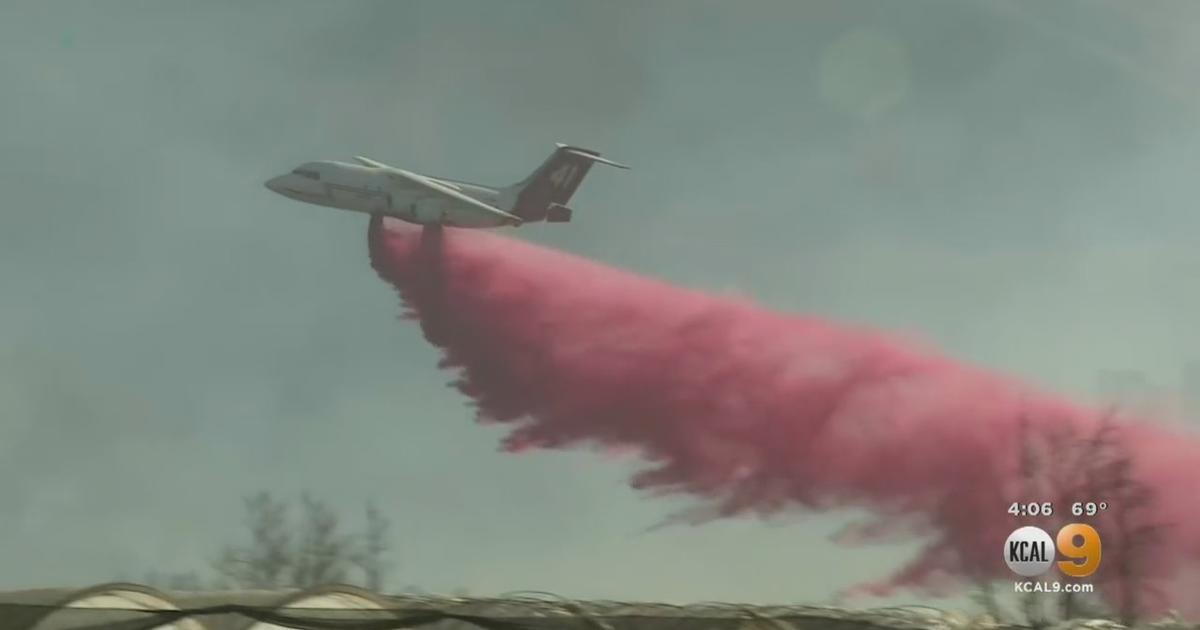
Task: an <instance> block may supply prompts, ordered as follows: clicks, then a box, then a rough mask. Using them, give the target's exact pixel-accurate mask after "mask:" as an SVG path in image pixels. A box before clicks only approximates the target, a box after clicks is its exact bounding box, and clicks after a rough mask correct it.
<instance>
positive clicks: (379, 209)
mask: <svg viewBox="0 0 1200 630" xmlns="http://www.w3.org/2000/svg"><path fill="white" fill-rule="evenodd" d="M430 179H433V180H435V181H436V182H437V183H439V184H441V185H443V186H448V187H450V188H453V189H454V190H457V191H458V192H461V193H463V194H465V195H468V196H470V197H473V198H475V199H478V200H479V201H482V202H484V203H487V204H493V205H494V204H496V203H498V202H499V201H500V199H499V197H500V191H498V190H496V189H494V188H489V187H487V186H480V185H478V184H469V183H466V182H458V181H454V180H446V179H441V178H430ZM266 187H267V188H268V189H270V190H271V191H273V192H276V193H278V194H280V195H283V196H285V197H288V198H291V199H295V200H297V201H303V202H305V203H311V204H314V205H318V206H325V207H328V208H338V209H341V210H349V211H351V212H362V213H366V214H379V215H384V216H389V217H394V218H397V219H401V220H403V221H408V222H410V223H416V224H418V225H449V226H455V227H473V228H487V227H499V226H502V225H505V224H506V222H505V221H504V220H503V219H502V218H499V217H491V216H481V215H480V213H478V212H464V211H462V210H461V209H459V208H457V207H456V205H455V204H454V203H453V202H449V201H447V200H445V199H443V198H440V197H437V196H431V195H430V194H429V193H428V191H426V190H425V189H423V188H421V187H419V186H416V185H413V184H411V183H409V182H405V181H404V180H401V179H397V178H394V177H389V176H388V175H387V174H386V172H385V171H382V170H380V169H378V168H371V167H367V166H360V165H358V164H347V163H344V162H309V163H306V164H304V165H303V166H300V167H299V168H297V169H295V170H293V171H292V172H290V173H287V174H286V175H280V176H278V177H274V178H272V179H270V180H268V181H267V182H266Z"/></svg>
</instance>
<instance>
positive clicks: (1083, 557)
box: [1054, 523, 1101, 578]
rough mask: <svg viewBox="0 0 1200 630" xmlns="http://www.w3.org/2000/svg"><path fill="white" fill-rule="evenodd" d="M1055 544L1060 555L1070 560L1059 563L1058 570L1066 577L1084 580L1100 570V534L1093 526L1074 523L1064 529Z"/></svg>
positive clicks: (1059, 532) (1059, 531) (1059, 533)
mask: <svg viewBox="0 0 1200 630" xmlns="http://www.w3.org/2000/svg"><path fill="white" fill-rule="evenodd" d="M1054 544H1055V546H1056V547H1058V552H1059V553H1061V554H1062V555H1064V556H1066V557H1068V558H1070V560H1059V562H1058V570H1059V571H1062V572H1063V574H1064V575H1067V576H1070V577H1073V578H1084V577H1087V576H1089V575H1091V574H1093V573H1095V572H1096V569H1098V568H1100V555H1101V554H1100V552H1101V547H1100V532H1097V531H1096V528H1094V527H1092V526H1091V525H1084V524H1083V523H1072V524H1070V525H1067V526H1066V527H1063V528H1062V529H1060V530H1058V537H1057V539H1056V540H1055V541H1054Z"/></svg>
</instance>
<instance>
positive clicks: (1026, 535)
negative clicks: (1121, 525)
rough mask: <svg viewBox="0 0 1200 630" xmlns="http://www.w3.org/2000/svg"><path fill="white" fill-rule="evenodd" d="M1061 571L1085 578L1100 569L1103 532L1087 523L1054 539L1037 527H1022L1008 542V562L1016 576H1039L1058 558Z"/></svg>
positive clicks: (1069, 527) (1067, 528) (1070, 527)
mask: <svg viewBox="0 0 1200 630" xmlns="http://www.w3.org/2000/svg"><path fill="white" fill-rule="evenodd" d="M1060 556H1061V557H1062V558H1064V559H1062V560H1058V562H1057V565H1058V570H1059V572H1061V573H1062V574H1063V575H1065V576H1067V577H1073V578H1085V577H1088V576H1089V575H1091V574H1093V573H1095V572H1096V570H1097V569H1099V568H1100V557H1101V544H1100V532H1097V531H1096V528H1095V527H1092V526H1091V525H1086V524H1084V523H1071V524H1070V525H1066V526H1064V527H1063V528H1062V529H1060V530H1058V535H1056V536H1055V537H1054V538H1051V537H1050V534H1048V533H1047V532H1046V530H1044V529H1042V528H1040V527H1034V526H1033V525H1026V526H1025V527H1018V528H1017V529H1016V530H1014V531H1013V533H1011V534H1009V535H1008V539H1007V540H1005V541H1004V562H1005V563H1006V564H1008V568H1009V569H1011V570H1012V572H1013V573H1016V574H1017V575H1020V576H1022V577H1037V576H1039V575H1042V574H1043V573H1046V572H1047V571H1049V570H1050V566H1051V565H1052V564H1055V560H1056V559H1057V558H1058V557H1060Z"/></svg>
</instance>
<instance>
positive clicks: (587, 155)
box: [555, 142, 630, 170]
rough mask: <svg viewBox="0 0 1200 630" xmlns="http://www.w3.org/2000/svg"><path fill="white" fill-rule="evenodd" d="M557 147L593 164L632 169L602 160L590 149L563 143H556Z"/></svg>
mask: <svg viewBox="0 0 1200 630" xmlns="http://www.w3.org/2000/svg"><path fill="white" fill-rule="evenodd" d="M555 146H556V147H558V148H559V149H561V150H563V151H564V152H566V153H569V154H571V155H574V156H578V157H581V158H583V159H585V160H589V161H592V162H599V163H601V164H607V165H609V166H615V167H617V168H623V169H625V170H630V168H629V167H628V166H626V165H624V164H621V163H619V162H614V161H612V160H609V159H606V158H602V157H600V154H599V153H596V152H595V151H592V150H590V149H584V148H582V147H573V146H571V145H569V144H563V143H561V142H556V143H555Z"/></svg>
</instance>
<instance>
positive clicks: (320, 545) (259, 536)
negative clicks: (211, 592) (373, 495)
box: [213, 492, 389, 591]
mask: <svg viewBox="0 0 1200 630" xmlns="http://www.w3.org/2000/svg"><path fill="white" fill-rule="evenodd" d="M245 509H246V524H247V526H248V527H249V529H250V541H249V543H248V544H246V545H244V546H226V547H225V548H224V549H222V550H221V553H220V555H219V556H218V558H217V560H216V561H215V562H214V563H213V569H214V570H215V571H216V572H217V573H218V574H219V575H220V576H222V577H223V578H224V579H225V580H227V581H228V582H231V583H232V584H234V585H236V586H238V587H241V588H262V589H272V588H281V587H295V588H306V587H310V586H316V585H318V584H328V583H331V582H348V581H357V580H352V579H351V578H350V574H351V572H352V571H351V570H352V569H354V568H358V569H359V570H361V572H362V574H363V578H364V579H363V581H364V582H365V583H366V584H365V585H366V586H367V588H370V589H372V590H376V591H378V590H380V589H382V587H383V583H384V576H385V572H386V564H385V562H384V560H383V556H384V554H385V553H386V551H387V530H388V526H389V524H388V522H387V519H386V518H385V517H384V516H383V514H382V513H381V512H380V511H379V510H378V508H376V507H375V506H374V505H373V504H368V506H367V523H366V531H365V532H364V533H363V534H361V535H359V534H350V533H345V532H343V531H342V530H341V527H340V518H339V516H338V514H337V513H336V512H335V511H334V510H333V509H332V508H331V507H330V506H329V505H328V504H326V503H325V502H323V501H320V500H318V499H316V498H314V497H312V496H311V495H309V494H308V493H305V494H303V495H301V497H300V509H299V521H298V523H293V522H292V521H291V519H290V518H289V516H291V515H292V514H291V511H290V510H288V506H287V505H286V504H284V503H283V502H281V501H278V500H276V499H274V498H273V497H272V496H271V495H270V493H267V492H261V493H259V494H257V495H254V496H253V497H249V498H247V499H245Z"/></svg>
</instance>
